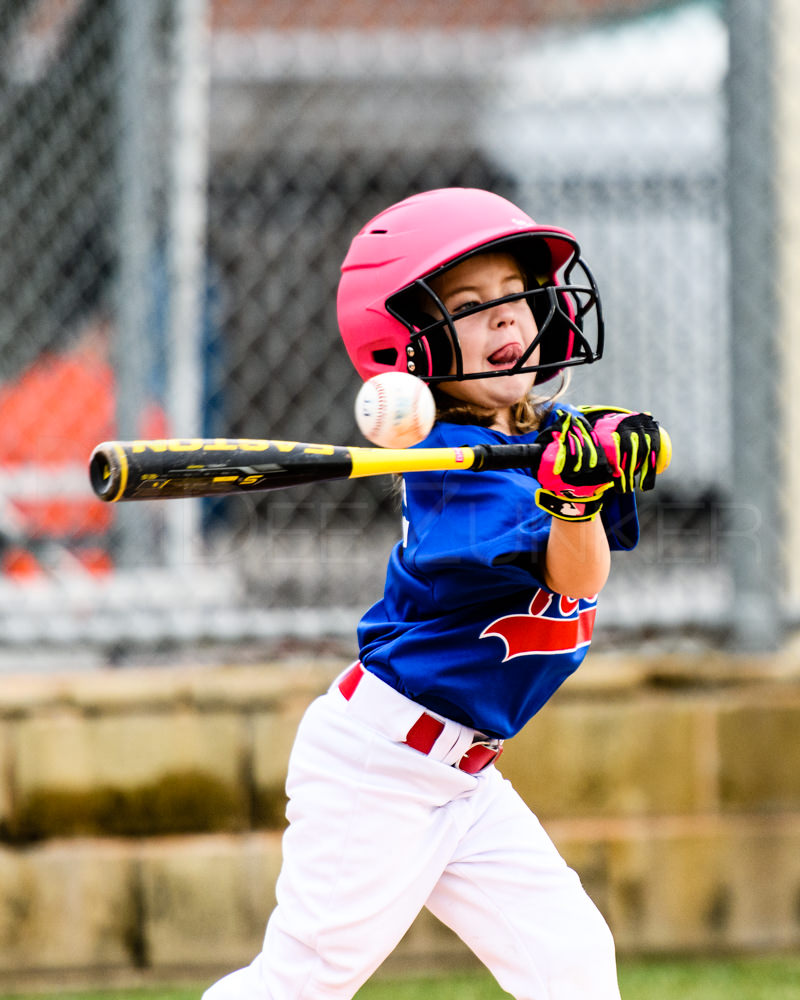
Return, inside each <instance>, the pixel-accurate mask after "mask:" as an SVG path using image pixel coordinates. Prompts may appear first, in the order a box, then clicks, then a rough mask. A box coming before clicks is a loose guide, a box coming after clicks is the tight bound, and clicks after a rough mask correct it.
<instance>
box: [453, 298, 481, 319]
mask: <svg viewBox="0 0 800 1000" xmlns="http://www.w3.org/2000/svg"><path fill="white" fill-rule="evenodd" d="M479 305H480V302H478V300H477V299H470V300H469V301H467V302H459V303H458V305H456V306H453V307H452V309H451V310H450V313H451V314H452V315H453V316H456V315H457V314H458V313H460V312H465V311H466V310H467V309H474V308H475V306H479Z"/></svg>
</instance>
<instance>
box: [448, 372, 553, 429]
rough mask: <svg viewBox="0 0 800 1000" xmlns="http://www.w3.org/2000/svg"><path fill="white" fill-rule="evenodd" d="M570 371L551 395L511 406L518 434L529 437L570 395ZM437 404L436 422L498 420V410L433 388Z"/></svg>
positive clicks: (489, 422) (526, 398)
mask: <svg viewBox="0 0 800 1000" xmlns="http://www.w3.org/2000/svg"><path fill="white" fill-rule="evenodd" d="M569 382H570V378H569V372H561V379H560V383H559V384H558V386H557V387H556V389H555V391H554V392H552V393H551V394H550V395H548V396H538V395H535V394H534V393H533V392H530V393H528V394H527V395H526V396H523V398H522V399H520V400H518V401H517V402H516V403H514V405H513V406H512V407H511V425H512V430H513V432H514V434H527V433H529V432H530V431H535V430H536V429H537V428H538V427H539V426H541V423H542V420H543V419H544V416H545V414H546V413H547V411H548V410H549V409H550V406H551V405H552V404H553V403H554V402H555V401H556V400H557V399H558V398H559V397H560V396H563V394H564V393H565V392H566V390H567V387H568V386H569ZM431 391H432V392H433V398H434V400H435V402H436V419H437V420H442V421H444V422H446V423H450V424H478V425H479V426H481V427H490V426H491V425H492V424H493V423H494V422H495V419H496V418H497V411H496V410H487V409H484V408H483V407H479V406H475V405H474V404H470V403H465V402H463V401H462V400H460V399H455V398H454V397H453V396H448V395H447V393H446V392H444V391H443V390H441V389H439V388H437V387H436V386H435V385H433V386H431Z"/></svg>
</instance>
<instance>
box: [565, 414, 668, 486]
mask: <svg viewBox="0 0 800 1000" xmlns="http://www.w3.org/2000/svg"><path fill="white" fill-rule="evenodd" d="M578 409H579V410H580V412H581V413H582V414H583V416H584V418H585V419H586V420H587V421H588V422H589V424H590V425H591V427H592V436H593V438H594V440H595V443H596V444H597V446H598V447H599V448H601V449H602V450H603V453H604V454H605V456H606V458H607V460H608V464H609V465H610V467H611V471H612V475H613V477H614V489H615V490H616V491H617V493H632V492H633V491H634V489H635V488H636V486H637V479H638V485H639V488H640V489H642V490H651V489H652V488H653V487H654V486H655V484H656V471H657V466H658V455H659V451H660V449H661V444H662V441H661V437H662V436H661V431H660V428H659V425H658V422H657V421H656V420H654V419H653V416H652V414H650V413H635V412H633V411H632V410H623V409H622V408H621V407H617V406H579V407H578Z"/></svg>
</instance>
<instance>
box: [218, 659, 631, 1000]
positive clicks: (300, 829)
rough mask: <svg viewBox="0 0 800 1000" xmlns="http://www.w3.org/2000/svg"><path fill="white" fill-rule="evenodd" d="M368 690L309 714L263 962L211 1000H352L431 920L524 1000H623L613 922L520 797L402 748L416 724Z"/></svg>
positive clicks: (404, 702) (407, 712) (377, 684)
mask: <svg viewBox="0 0 800 1000" xmlns="http://www.w3.org/2000/svg"><path fill="white" fill-rule="evenodd" d="M367 680H368V683H367V684H362V685H359V688H358V690H357V691H356V693H355V695H354V697H353V698H352V700H351V701H346V700H345V698H344V697H343V696H342V695H341V693H340V692H339V690H338V687H337V685H336V684H334V685H333V687H332V688H331V690H330V691H329V692H328V693H327V694H326V695H324V696H323V697H322V698H319V699H317V700H316V701H315V702H314V703H313V704H312V705H311V706H310V707H309V709H308V711H307V712H306V714H305V717H304V718H303V721H302V722H301V724H300V728H299V730H298V734H297V739H296V742H295V746H294V748H293V751H292V756H291V760H290V763H289V773H288V779H287V792H288V795H289V805H288V809H287V816H288V819H289V821H290V823H289V826H288V828H287V830H286V833H285V835H284V840H283V866H282V869H281V873H280V877H279V879H278V883H277V888H276V892H277V906H276V908H275V910H274V911H273V913H272V915H271V917H270V919H269V922H268V924H267V930H266V935H265V938H264V947H263V950H262V952H261V953H260V954H259V955H258V956H257V958H256V959H255V960H254V961H253V962H252V963H251V964H250V965H249V966H248V967H247V968H245V969H240V970H239V971H237V972H233V973H231V974H230V975H228V976H225V977H224V978H223V979H221V980H220V981H219V982H217V983H216V984H214V985H213V986H211V987H210V988H209V989H208V990H207V991H206V993H205V994H204V996H203V1000H323V998H325V1000H334V998H335V1000H349V998H351V997H352V996H353V995H354V994H355V993H356V992H357V990H358V989H359V988H360V987H361V986H362V985H363V983H364V982H365V981H366V980H367V979H368V978H369V977H370V975H371V974H372V973H373V972H374V971H375V970H376V969H377V968H378V966H379V965H380V964H381V963H382V962H383V960H384V959H385V958H386V957H387V956H388V955H389V954H390V953H391V952H392V951H393V949H394V948H395V946H396V945H397V944H398V942H399V941H400V939H401V938H402V937H403V935H404V934H405V932H406V931H407V930H408V928H409V926H410V925H411V923H412V922H413V920H414V918H415V917H416V915H417V914H418V912H419V911H420V909H421V908H422V907H423V906H427V907H428V909H429V910H430V911H431V912H432V913H433V914H434V915H435V916H436V917H438V918H439V919H440V920H441V921H442V922H443V923H445V924H446V925H447V926H449V927H451V928H452V929H453V930H454V931H455V932H456V934H458V935H459V937H460V938H461V939H462V940H463V941H464V942H465V943H466V944H467V945H468V946H469V947H470V948H471V949H472V951H473V952H474V953H475V954H476V955H477V956H478V958H479V959H480V960H481V961H482V962H483V963H484V964H485V965H486V966H487V967H488V968H489V969H490V970H491V972H492V973H493V974H494V976H495V977H496V979H497V981H498V983H499V984H500V986H501V987H502V988H503V989H504V990H506V991H507V992H508V993H510V994H511V995H512V996H513V997H516V998H517V1000H619V997H620V994H619V989H618V986H617V975H616V963H615V958H614V944H613V941H612V937H611V933H610V931H609V929H608V927H607V925H606V923H605V921H604V920H603V918H602V916H601V915H600V913H599V911H598V910H597V908H596V907H595V905H594V904H593V903H592V902H591V900H590V899H589V897H588V896H587V895H586V893H585V892H584V890H583V888H582V886H581V884H580V881H579V879H578V876H577V875H576V874H575V872H574V871H572V870H571V869H570V868H568V867H567V865H566V863H565V862H564V860H563V859H562V858H561V857H560V855H559V854H558V852H557V851H556V849H555V847H554V846H553V844H552V842H551V841H550V839H549V837H548V836H547V834H546V833H545V832H544V830H543V829H542V827H541V825H540V823H539V821H538V820H537V819H536V817H535V816H534V815H533V813H532V812H531V811H530V810H529V809H528V807H527V806H526V805H525V803H524V802H523V801H522V800H521V799H520V797H519V796H518V795H517V793H516V792H515V791H514V789H513V788H512V787H511V785H510V784H509V782H507V781H506V780H505V779H504V778H503V777H502V776H501V774H500V773H499V771H498V770H497V769H496V767H495V766H494V765H490V766H489V767H487V768H486V769H485V770H483V771H481V772H480V773H479V774H477V775H471V774H467V773H465V772H463V771H460V770H458V769H456V768H455V767H453V766H451V765H450V764H449V763H446V760H447V749H446V748H445V747H443V746H437V747H434V749H433V751H432V752H431V755H429V756H424V755H423V754H421V753H419V752H418V751H417V750H413V749H411V748H410V747H408V746H406V745H404V744H403V743H402V742H398V741H402V739H403V738H404V734H405V733H407V732H408V729H409V725H408V719H409V718H412V717H413V716H414V715H416V716H418V715H419V714H420V708H419V706H417V705H415V704H414V703H413V702H411V701H409V700H408V699H405V698H403V697H402V695H399V694H398V693H397V692H396V691H394V690H392V689H391V688H389V687H388V686H387V685H385V684H383V683H382V682H381V681H379V680H377V678H375V677H374V676H373V675H367ZM398 699H400V701H398ZM452 727H455V730H453V729H452ZM456 731H459V732H460V733H461V734H462V735H461V736H459V735H458V732H456ZM448 732H451V735H452V733H455V736H456V742H457V743H458V742H459V740H462V741H463V732H464V728H463V727H461V726H456V724H455V723H448ZM471 732H472V731H470V730H467V733H470V734H471ZM440 742H441V741H437V744H438V743H440ZM461 752H463V749H462V750H460V751H459V755H460V753H461ZM437 756H438V757H440V758H444V759H437Z"/></svg>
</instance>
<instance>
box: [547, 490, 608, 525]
mask: <svg viewBox="0 0 800 1000" xmlns="http://www.w3.org/2000/svg"><path fill="white" fill-rule="evenodd" d="M536 504H537V506H539V507H541V508H542V510H546V511H547V513H548V514H551V515H552V516H553V517H557V518H558V519H559V520H560V521H592V520H593V519H594V518H595V517H597V515H598V514H599V513H600V511H601V510H602V509H603V498H602V497H598V498H597V499H594V500H570V499H568V498H567V497H559V496H556V495H555V494H554V493H548V492H547V491H546V490H537V491H536Z"/></svg>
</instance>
